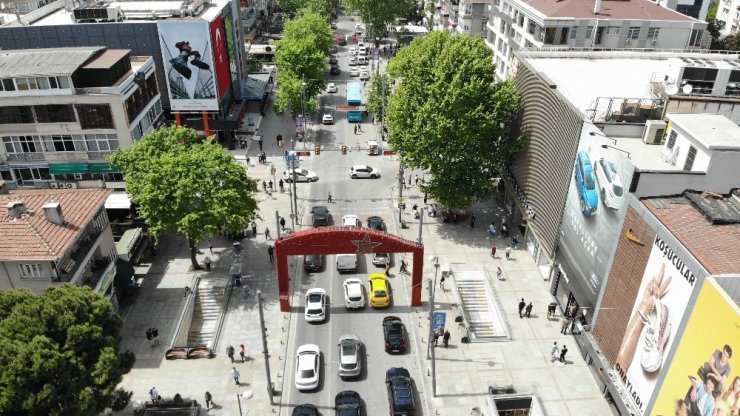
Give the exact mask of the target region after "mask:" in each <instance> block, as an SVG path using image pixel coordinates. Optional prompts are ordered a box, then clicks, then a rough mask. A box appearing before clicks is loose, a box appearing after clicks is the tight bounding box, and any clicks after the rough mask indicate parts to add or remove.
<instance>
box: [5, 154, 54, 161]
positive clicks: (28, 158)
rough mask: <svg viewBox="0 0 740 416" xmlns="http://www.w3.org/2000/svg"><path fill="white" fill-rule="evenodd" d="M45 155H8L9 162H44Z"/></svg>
mask: <svg viewBox="0 0 740 416" xmlns="http://www.w3.org/2000/svg"><path fill="white" fill-rule="evenodd" d="M44 160H45V158H44V154H43V153H41V152H36V153H11V154H9V155H8V162H43V161H44Z"/></svg>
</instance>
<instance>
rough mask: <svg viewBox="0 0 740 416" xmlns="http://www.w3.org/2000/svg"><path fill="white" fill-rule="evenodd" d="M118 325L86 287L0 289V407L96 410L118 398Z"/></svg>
mask: <svg viewBox="0 0 740 416" xmlns="http://www.w3.org/2000/svg"><path fill="white" fill-rule="evenodd" d="M120 330H121V320H120V318H119V317H118V315H116V314H114V313H113V310H112V306H111V303H110V301H108V300H107V299H105V298H103V297H102V296H100V294H98V293H97V292H93V291H92V290H90V288H88V287H78V286H75V285H63V286H58V287H50V288H48V289H46V290H45V291H44V293H43V294H42V295H41V296H36V295H35V294H33V293H32V292H31V291H30V290H28V289H17V290H10V291H0V368H2V369H3V370H2V372H0V414H2V415H9V416H13V415H31V416H35V415H39V416H41V415H44V416H46V415H81V416H85V415H97V414H99V413H100V412H101V411H102V410H103V409H104V408H106V407H108V406H111V405H112V404H113V400H114V399H115V400H120V399H118V398H116V397H117V396H118V394H114V390H115V387H116V385H117V384H118V383H119V382H120V381H121V377H122V375H123V374H125V373H126V372H128V371H129V370H130V369H131V367H130V364H129V365H124V364H122V363H121V361H120V360H119V355H118V343H119V341H120V337H119V334H120ZM128 397H130V395H128Z"/></svg>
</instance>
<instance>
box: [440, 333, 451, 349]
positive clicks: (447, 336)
mask: <svg viewBox="0 0 740 416" xmlns="http://www.w3.org/2000/svg"><path fill="white" fill-rule="evenodd" d="M442 341H443V343H444V345H445V348H447V347H448V346H449V345H450V331H448V330H445V334H444V336H442Z"/></svg>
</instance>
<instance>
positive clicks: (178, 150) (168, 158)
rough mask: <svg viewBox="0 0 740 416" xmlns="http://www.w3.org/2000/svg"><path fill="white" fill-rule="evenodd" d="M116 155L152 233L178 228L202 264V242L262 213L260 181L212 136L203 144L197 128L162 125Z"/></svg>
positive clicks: (242, 225) (115, 160) (240, 226)
mask: <svg viewBox="0 0 740 416" xmlns="http://www.w3.org/2000/svg"><path fill="white" fill-rule="evenodd" d="M110 160H111V162H112V163H113V164H114V165H116V166H117V167H118V168H120V169H121V172H122V173H123V177H124V179H125V181H126V190H127V191H128V193H129V194H130V195H131V199H132V200H133V201H134V202H135V203H137V204H138V205H139V212H140V213H141V216H142V217H143V218H144V219H145V220H146V222H147V224H149V226H150V227H151V230H152V233H153V234H154V235H159V234H160V233H161V232H163V231H177V232H178V233H180V234H182V235H184V236H185V237H186V238H187V239H188V244H189V245H190V255H191V261H192V263H193V267H194V268H196V269H197V268H199V266H198V263H197V261H196V259H195V253H196V246H197V244H198V243H199V242H200V241H202V240H203V239H204V238H206V237H208V236H210V235H215V234H217V233H218V231H219V228H220V227H222V226H225V227H227V228H228V229H230V230H232V231H241V230H244V229H245V228H246V227H247V224H248V223H249V222H250V221H251V220H252V219H253V218H255V216H256V212H257V201H256V200H255V198H254V195H253V194H254V192H255V191H256V190H257V184H256V182H255V181H254V180H252V179H250V178H249V177H247V173H246V171H245V170H244V168H243V167H242V166H240V165H239V164H238V163H236V161H235V160H234V157H233V156H231V155H230V154H229V153H228V152H226V151H225V150H224V149H223V147H221V146H219V145H216V144H214V143H213V140H212V139H211V138H209V139H207V140H206V141H205V142H203V143H200V142H199V141H198V138H197V135H196V132H195V130H193V129H189V128H185V127H177V126H170V127H164V128H161V129H159V130H156V131H154V132H152V133H150V134H147V135H146V136H144V137H143V138H142V139H141V140H139V141H137V142H135V143H134V144H133V145H132V146H131V147H129V148H127V149H119V150H117V151H116V152H115V153H114V154H113V155H112V156H111V157H110Z"/></svg>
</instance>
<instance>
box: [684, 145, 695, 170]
mask: <svg viewBox="0 0 740 416" xmlns="http://www.w3.org/2000/svg"><path fill="white" fill-rule="evenodd" d="M695 159H696V147H694V146H689V153H688V154H687V155H686V162H684V164H683V170H691V169H692V168H693V167H694V160H695Z"/></svg>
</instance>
